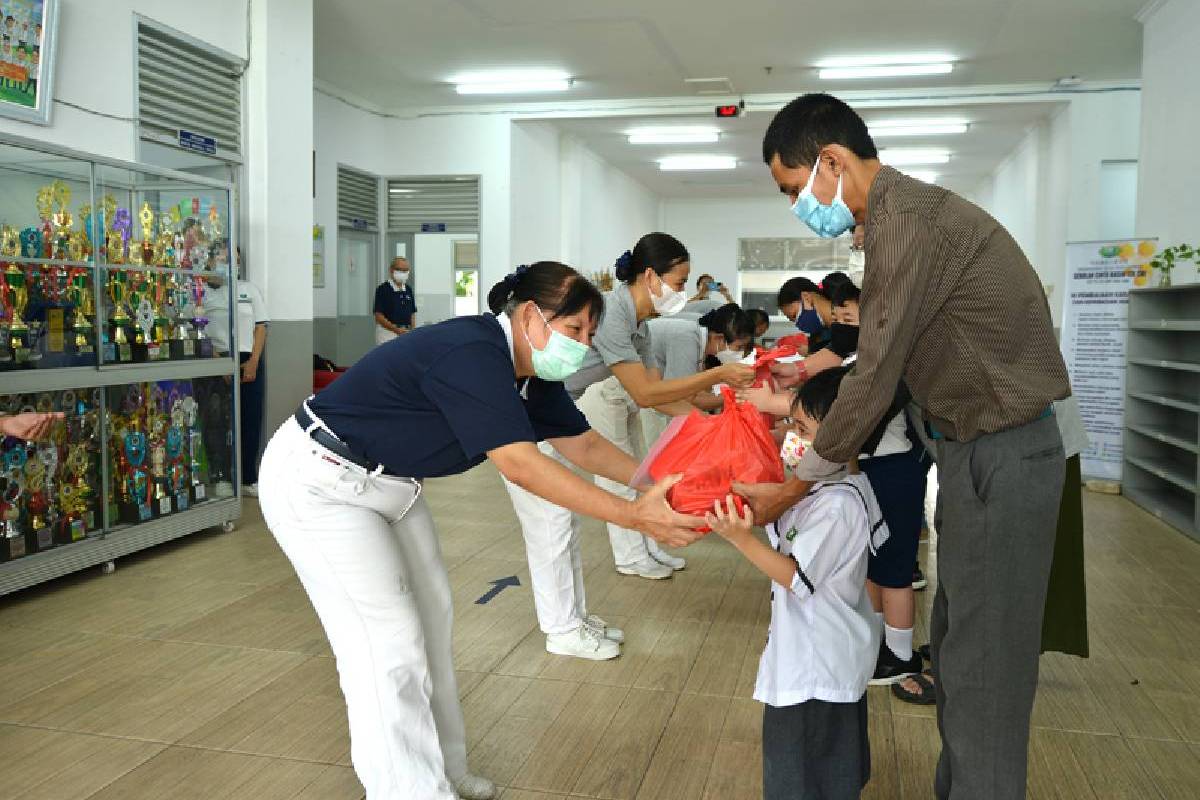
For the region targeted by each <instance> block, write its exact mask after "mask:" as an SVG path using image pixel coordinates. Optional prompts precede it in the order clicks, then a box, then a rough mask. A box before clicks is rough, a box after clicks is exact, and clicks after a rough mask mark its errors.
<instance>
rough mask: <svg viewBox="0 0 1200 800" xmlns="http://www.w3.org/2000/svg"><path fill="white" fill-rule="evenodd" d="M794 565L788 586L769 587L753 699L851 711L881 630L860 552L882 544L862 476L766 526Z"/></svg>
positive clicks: (879, 519)
mask: <svg viewBox="0 0 1200 800" xmlns="http://www.w3.org/2000/svg"><path fill="white" fill-rule="evenodd" d="M767 535H768V536H769V537H770V540H771V544H772V545H773V546H774V547H775V549H776V550H778V551H779V552H780V553H783V554H784V555H786V556H790V557H791V558H792V559H793V560H794V561H795V563H796V567H797V570H796V575H795V578H794V579H793V580H792V585H791V586H780V585H779V584H775V583H773V584H772V585H771V628H770V634H769V636H768V639H767V646H766V648H765V649H764V650H763V654H762V659H761V660H760V661H759V665H758V681H757V684H756V685H755V688H754V699H755V700H758V701H759V702H761V703H766V704H767V705H771V706H792V705H798V704H800V703H803V702H805V701H807V700H823V701H825V702H829V703H855V702H858V700H859V698H861V697H862V696H863V693H864V692H866V690H867V682H868V681H869V680H870V679H871V676H872V674H873V673H874V671H875V662H876V659H877V658H878V657H879V642H880V636H881V627H880V623H879V621H878V617H877V616H876V614H875V611H874V610H873V609H872V608H871V599H870V597H868V595H867V587H866V583H867V551H868V548H871V549H877V548H878V547H879V546H880V545H881V544H883V542H884V541H885V540H886V539H887V537H888V530H887V525H886V524H885V523H884V521H883V514H882V513H880V510H879V504H878V503H877V502H876V500H875V494H874V492H872V491H871V484H870V482H869V481H868V480H867V477H866V476H865V475H847V476H845V477H844V478H841V479H839V480H837V481H833V482H829V483H821V484H817V485H815V486H814V487H813V489H812V491H811V492H809V494H808V496H807V497H805V498H804V499H803V500H801V501H800V502H799V503H797V504H796V505H794V506H792V507H791V508H790V509H789V510H788V511H786V512H785V513H784V515H783V516H782V517H780V519H779V521H778V522H776V523H774V524H773V525H768V526H767Z"/></svg>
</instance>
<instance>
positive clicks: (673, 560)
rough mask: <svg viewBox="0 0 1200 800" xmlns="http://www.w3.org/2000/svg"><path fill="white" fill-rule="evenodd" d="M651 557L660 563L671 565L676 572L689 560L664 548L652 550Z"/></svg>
mask: <svg viewBox="0 0 1200 800" xmlns="http://www.w3.org/2000/svg"><path fill="white" fill-rule="evenodd" d="M650 557H651V558H653V559H654V560H655V561H657V562H658V563H660V564H662V565H664V566H667V567H670V568H671V569H673V570H675V571H676V572H679V570H681V569H683V568H684V567H686V566H687V561H686V560H685V559H682V558H679V557H678V556H673V555H671V554H670V553H667V552H665V551H663V550H654V551H651V552H650Z"/></svg>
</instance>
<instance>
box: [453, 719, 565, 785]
mask: <svg viewBox="0 0 1200 800" xmlns="http://www.w3.org/2000/svg"><path fill="white" fill-rule="evenodd" d="M552 724H553V720H548V719H530V718H528V717H513V716H506V717H502V718H501V719H500V720H498V721H497V722H496V724H494V725H492V726H491V728H490V729H489V730H488V731H487V733H485V734H484V735H483V736H481V737H479V739H478V742H479V743H478V744H476V745H475V747H473V748H472V749H471V751H470V753H469V754H468V762H469V763H470V765H471V770H472V771H473V772H474V773H475V774H477V775H486V776H487V777H488V778H489V779H490V780H492V781H494V782H495V783H496V784H497V785H500V786H503V785H504V784H508V783H512V780H513V778H514V777H516V775H517V773H518V772H520V771H521V767H523V766H525V762H526V761H528V760H529V756H530V754H532V753H533V750H534V748H535V747H537V743H538V742H539V741H540V740H541V738H542V735H543V734H545V733H546V729H547V728H549V727H550V726H551V725H552ZM468 736H470V732H469V731H468Z"/></svg>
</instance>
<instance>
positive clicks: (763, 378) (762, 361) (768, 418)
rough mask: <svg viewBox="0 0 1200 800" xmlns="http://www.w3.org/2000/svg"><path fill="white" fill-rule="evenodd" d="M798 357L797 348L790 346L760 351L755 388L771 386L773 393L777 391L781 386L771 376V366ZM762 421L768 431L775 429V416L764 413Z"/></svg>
mask: <svg viewBox="0 0 1200 800" xmlns="http://www.w3.org/2000/svg"><path fill="white" fill-rule="evenodd" d="M796 355H798V354H797V353H796V348H795V347H793V346H792V345H790V344H785V345H777V346H775V347H773V348H771V349H770V350H762V349H759V350H758V351H757V355H756V356H755V359H754V388H755V389H757V388H758V387H760V386H769V387H771V391H777V390H778V389H779V385H778V384H777V383H776V382H775V377H774V376H773V375H772V374H771V365H772V364H773V363H775V362H776V361H777V360H778V359H781V358H791V357H793V356H796ZM760 413H762V412H760ZM762 419H763V423H764V424H765V425H766V426H767V430H770V429H771V428H773V427H775V417H774V416H773V415H771V414H766V413H762Z"/></svg>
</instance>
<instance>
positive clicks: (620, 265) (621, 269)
mask: <svg viewBox="0 0 1200 800" xmlns="http://www.w3.org/2000/svg"><path fill="white" fill-rule="evenodd" d="M613 266H614V267H615V274H616V278H617V280H619V281H627V280H629V278H630V277H631V276H632V275H633V253H632V252H630V251H629V250H626V251H625V252H624V253H621V255H620V256H618V258H617V261H616V263H615V264H614V265H613Z"/></svg>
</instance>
